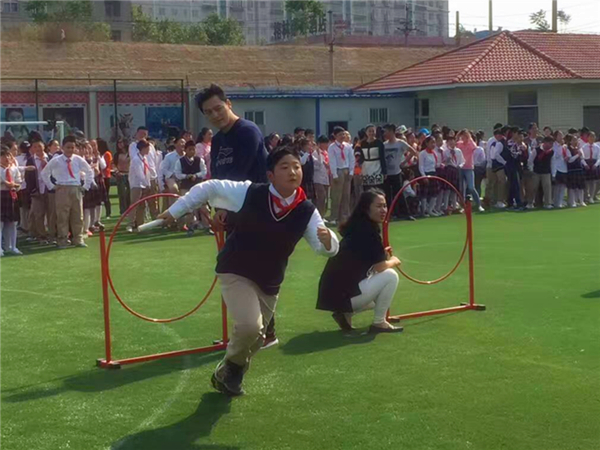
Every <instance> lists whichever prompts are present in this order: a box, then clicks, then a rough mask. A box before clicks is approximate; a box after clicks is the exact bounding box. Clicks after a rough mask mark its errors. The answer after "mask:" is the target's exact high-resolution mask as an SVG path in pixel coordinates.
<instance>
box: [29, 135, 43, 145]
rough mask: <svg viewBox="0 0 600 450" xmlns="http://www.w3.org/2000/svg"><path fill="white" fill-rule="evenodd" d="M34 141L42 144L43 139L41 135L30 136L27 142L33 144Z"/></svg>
mask: <svg viewBox="0 0 600 450" xmlns="http://www.w3.org/2000/svg"><path fill="white" fill-rule="evenodd" d="M36 142H41V143H42V144H43V143H44V140H43V139H42V137H41V136H35V135H34V136H32V137H31V139H29V143H30V144H31V145H33V144H35V143H36Z"/></svg>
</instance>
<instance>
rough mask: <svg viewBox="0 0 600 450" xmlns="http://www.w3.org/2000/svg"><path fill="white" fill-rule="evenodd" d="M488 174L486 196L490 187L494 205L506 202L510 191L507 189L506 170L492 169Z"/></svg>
mask: <svg viewBox="0 0 600 450" xmlns="http://www.w3.org/2000/svg"><path fill="white" fill-rule="evenodd" d="M487 175H488V185H487V186H486V188H485V190H486V194H485V195H486V197H487V191H488V189H489V190H490V199H491V202H492V205H495V204H496V203H498V202H503V203H505V202H506V200H507V197H508V192H507V191H506V174H505V173H504V170H503V169H500V170H498V171H496V172H494V171H493V170H491V169H490V171H489V172H488V174H487Z"/></svg>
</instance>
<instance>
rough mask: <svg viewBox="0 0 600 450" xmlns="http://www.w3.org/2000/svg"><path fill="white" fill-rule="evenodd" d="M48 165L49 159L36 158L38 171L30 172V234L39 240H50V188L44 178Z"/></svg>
mask: <svg viewBox="0 0 600 450" xmlns="http://www.w3.org/2000/svg"><path fill="white" fill-rule="evenodd" d="M47 164H48V158H47V157H46V155H44V156H43V157H42V158H40V157H39V156H37V155H36V156H35V157H34V165H35V168H36V170H35V171H31V172H28V175H29V176H28V181H29V184H28V186H29V187H28V189H29V194H30V195H31V208H30V210H29V233H30V235H31V236H32V237H34V238H37V239H39V240H46V239H47V238H48V231H47V230H46V215H47V213H48V188H47V186H46V184H45V183H44V180H43V178H42V171H43V170H44V168H45V167H46V165H47Z"/></svg>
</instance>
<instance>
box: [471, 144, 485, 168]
mask: <svg viewBox="0 0 600 450" xmlns="http://www.w3.org/2000/svg"><path fill="white" fill-rule="evenodd" d="M473 165H474V166H485V165H487V157H486V155H485V151H484V150H483V147H481V146H479V147H477V148H476V149H475V150H474V151H473Z"/></svg>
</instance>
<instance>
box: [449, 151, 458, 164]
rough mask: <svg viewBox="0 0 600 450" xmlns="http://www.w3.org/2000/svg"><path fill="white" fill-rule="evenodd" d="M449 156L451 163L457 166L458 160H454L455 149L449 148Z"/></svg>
mask: <svg viewBox="0 0 600 450" xmlns="http://www.w3.org/2000/svg"><path fill="white" fill-rule="evenodd" d="M450 155H451V156H452V161H454V164H458V160H457V159H456V149H454V148H451V149H450Z"/></svg>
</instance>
